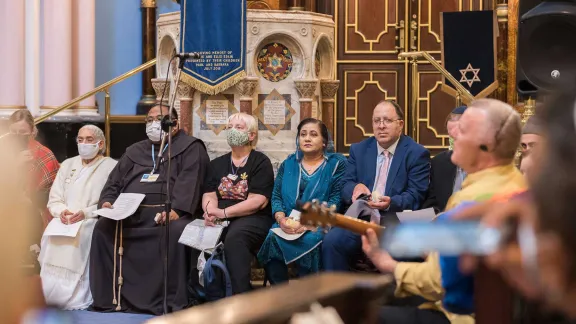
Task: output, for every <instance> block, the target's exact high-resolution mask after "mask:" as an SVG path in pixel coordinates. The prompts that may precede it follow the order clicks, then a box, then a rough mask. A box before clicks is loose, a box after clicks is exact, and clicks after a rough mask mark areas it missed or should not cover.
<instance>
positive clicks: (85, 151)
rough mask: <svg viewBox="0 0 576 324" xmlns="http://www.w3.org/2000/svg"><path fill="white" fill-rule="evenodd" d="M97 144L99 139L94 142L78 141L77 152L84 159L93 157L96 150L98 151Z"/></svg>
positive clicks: (96, 153)
mask: <svg viewBox="0 0 576 324" xmlns="http://www.w3.org/2000/svg"><path fill="white" fill-rule="evenodd" d="M98 144H100V141H98V142H97V143H95V144H86V143H78V154H79V155H80V157H81V158H82V159H84V160H90V159H93V158H95V157H96V155H98V151H100V147H98Z"/></svg>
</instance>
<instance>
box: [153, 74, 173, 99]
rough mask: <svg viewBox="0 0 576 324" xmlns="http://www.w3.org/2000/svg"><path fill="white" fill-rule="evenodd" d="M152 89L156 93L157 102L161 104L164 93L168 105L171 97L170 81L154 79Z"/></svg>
mask: <svg viewBox="0 0 576 324" xmlns="http://www.w3.org/2000/svg"><path fill="white" fill-rule="evenodd" d="M150 81H152V88H154V92H156V101H158V102H160V99H161V98H162V93H164V100H163V101H164V102H163V103H165V104H166V103H168V98H169V97H170V81H168V82H166V79H152V80H150Z"/></svg>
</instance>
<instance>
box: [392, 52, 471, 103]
mask: <svg viewBox="0 0 576 324" xmlns="http://www.w3.org/2000/svg"><path fill="white" fill-rule="evenodd" d="M398 56H399V57H406V58H413V59H416V58H418V57H422V58H424V59H426V61H428V62H430V64H432V66H433V67H434V68H436V70H438V72H440V74H442V75H443V76H444V77H445V78H446V79H448V81H450V83H452V85H453V86H454V87H455V88H456V90H457V92H458V93H459V94H460V95H461V96H462V97H464V98H463V99H464V102H465V103H470V102H472V101H474V96H473V95H472V94H471V93H470V92H469V91H468V90H467V89H466V88H464V86H462V84H460V82H458V80H456V78H454V76H452V74H450V72H448V71H446V69H445V68H444V67H443V66H442V65H440V63H438V62H437V61H436V59H435V58H434V57H432V55H430V54H428V52H404V53H400V54H399V55H398Z"/></svg>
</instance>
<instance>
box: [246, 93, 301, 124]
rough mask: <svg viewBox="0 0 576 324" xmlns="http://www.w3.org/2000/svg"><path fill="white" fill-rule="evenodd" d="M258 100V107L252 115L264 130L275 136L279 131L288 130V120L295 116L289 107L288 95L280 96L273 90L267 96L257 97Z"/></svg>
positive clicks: (292, 109) (294, 112)
mask: <svg viewBox="0 0 576 324" xmlns="http://www.w3.org/2000/svg"><path fill="white" fill-rule="evenodd" d="M258 99H259V100H258V101H259V104H258V107H257V108H256V109H255V110H254V112H253V114H254V116H256V117H257V118H258V121H259V122H260V123H261V124H262V126H264V129H267V130H269V131H270V132H271V133H272V135H276V134H277V133H278V131H280V130H286V129H288V130H289V129H290V119H291V118H292V116H294V114H296V111H295V110H294V108H292V106H291V105H290V95H281V94H280V93H279V92H278V90H276V89H274V90H272V92H270V94H268V95H263V94H260V95H258ZM258 128H259V129H262V128H261V127H258Z"/></svg>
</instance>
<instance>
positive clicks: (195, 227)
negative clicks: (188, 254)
mask: <svg viewBox="0 0 576 324" xmlns="http://www.w3.org/2000/svg"><path fill="white" fill-rule="evenodd" d="M223 230H224V227H223V226H221V225H216V226H205V225H204V220H202V219H196V220H194V221H193V222H191V223H190V224H188V225H186V227H185V228H184V231H183V232H182V235H181V236H180V239H179V240H178V243H181V244H184V245H187V246H190V247H193V248H195V249H197V250H201V251H202V250H207V249H213V248H214V247H215V246H216V244H218V240H219V239H220V235H222V231H223Z"/></svg>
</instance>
